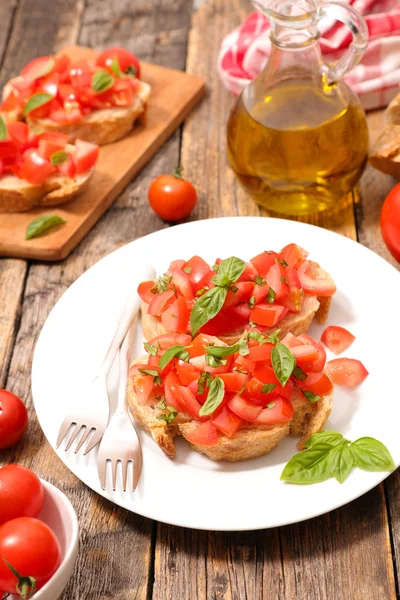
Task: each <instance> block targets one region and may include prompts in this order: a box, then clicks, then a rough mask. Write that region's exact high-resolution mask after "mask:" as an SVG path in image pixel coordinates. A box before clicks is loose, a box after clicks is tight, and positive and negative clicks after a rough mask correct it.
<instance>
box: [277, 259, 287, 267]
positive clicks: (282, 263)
mask: <svg viewBox="0 0 400 600" xmlns="http://www.w3.org/2000/svg"><path fill="white" fill-rule="evenodd" d="M275 261H276V263H277V264H278V265H282V267H288V266H289V265H288V264H287V262H286V260H284V259H283V258H281V260H276V259H275Z"/></svg>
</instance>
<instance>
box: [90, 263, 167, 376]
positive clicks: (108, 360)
mask: <svg viewBox="0 0 400 600" xmlns="http://www.w3.org/2000/svg"><path fill="white" fill-rule="evenodd" d="M155 276H156V272H155V270H154V268H153V267H152V266H150V265H144V266H143V267H142V268H141V269H140V270H137V271H136V272H135V277H134V282H133V283H134V285H130V286H129V288H128V290H127V292H126V299H125V304H124V308H123V310H122V314H121V318H120V320H119V323H118V326H117V329H116V331H115V334H114V337H113V339H112V341H111V344H110V347H109V349H108V350H107V354H106V355H105V358H104V361H103V363H102V365H101V367H100V373H99V376H100V377H103V378H104V379H106V378H107V376H108V374H109V372H110V370H111V367H112V365H113V362H114V359H115V357H116V355H117V352H118V350H119V349H120V347H121V345H122V342H123V341H124V338H125V336H126V334H127V331H128V329H129V328H130V326H131V325H132V323H133V320H134V318H135V317H136V315H137V313H138V312H139V309H140V298H139V295H138V293H137V286H138V284H139V283H140V282H141V281H148V280H150V279H154V278H155ZM132 329H133V328H132Z"/></svg>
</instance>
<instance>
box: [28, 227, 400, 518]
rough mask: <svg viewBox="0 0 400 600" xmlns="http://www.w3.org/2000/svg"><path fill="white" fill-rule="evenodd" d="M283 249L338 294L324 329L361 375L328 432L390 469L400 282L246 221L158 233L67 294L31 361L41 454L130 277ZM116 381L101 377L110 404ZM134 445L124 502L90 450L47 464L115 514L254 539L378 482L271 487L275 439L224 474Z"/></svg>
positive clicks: (280, 455)
mask: <svg viewBox="0 0 400 600" xmlns="http://www.w3.org/2000/svg"><path fill="white" fill-rule="evenodd" d="M290 242H296V243H298V244H300V245H301V246H303V247H304V248H306V249H307V250H308V251H309V252H310V254H311V258H312V259H314V260H316V261H318V262H319V263H320V264H321V265H323V267H324V269H326V270H327V271H328V272H329V273H331V275H332V276H333V278H334V280H335V282H336V284H337V288H338V292H337V293H336V294H335V296H334V300H333V303H332V308H331V311H330V314H329V321H328V322H329V323H330V324H339V325H342V326H344V327H347V328H348V329H350V331H351V332H352V333H353V334H354V335H355V336H356V337H357V340H356V342H355V343H354V344H353V345H352V346H351V348H350V349H349V351H348V352H347V355H348V356H351V357H354V358H358V359H360V360H362V361H363V363H364V364H365V366H366V367H367V369H368V370H369V371H370V375H369V377H368V378H367V379H366V380H365V382H364V383H363V384H362V385H361V386H360V387H359V389H357V390H356V391H346V390H345V389H340V388H337V389H336V390H335V397H334V403H333V410H332V414H331V416H330V418H329V421H328V424H327V428H329V429H334V430H337V431H340V432H342V433H343V434H344V435H345V436H346V437H347V438H349V439H351V440H354V439H357V438H358V437H361V436H372V437H376V438H378V439H379V440H381V441H382V442H384V443H385V444H386V445H387V446H388V448H389V449H390V451H391V452H392V455H393V458H394V461H395V463H396V466H398V465H399V463H400V445H399V442H398V421H399V418H400V404H399V402H398V398H397V395H395V394H393V380H394V377H395V376H396V375H397V372H398V346H397V341H398V339H400V320H399V318H398V302H399V298H400V275H399V273H398V272H397V271H396V270H395V269H394V268H393V267H392V266H391V265H389V264H388V263H387V262H385V261H384V260H383V259H382V258H380V257H379V256H377V255H376V254H374V253H373V252H371V251H370V250H367V249H366V248H365V247H363V246H361V245H359V244H357V243H355V242H353V241H351V240H349V239H347V238H345V237H342V236H340V235H337V234H335V233H332V232H330V231H327V230H325V229H320V228H318V227H313V226H311V225H305V224H302V223H297V222H293V221H285V220H279V219H267V218H255V217H237V218H225V219H212V220H207V221H197V222H194V223H188V224H184V225H179V226H176V227H173V228H169V229H164V230H162V231H158V232H157V233H154V234H151V235H148V236H146V237H143V238H141V239H138V240H136V241H134V242H132V243H131V244H128V245H127V246H125V247H123V248H121V249H119V250H117V251H116V252H114V253H113V254H111V255H109V256H107V257H106V258H104V259H103V260H101V261H100V262H99V263H97V264H96V265H94V266H93V267H92V268H91V269H89V270H88V271H87V272H86V273H85V274H84V275H82V277H80V278H79V279H78V280H77V281H76V282H75V283H74V284H73V285H72V286H71V287H70V288H69V289H68V290H67V292H66V293H65V294H64V296H63V297H62V298H61V300H60V301H59V302H58V303H57V305H56V306H55V308H54V309H53V311H52V312H51V314H50V316H49V317H48V319H47V321H46V323H45V325H44V327H43V330H42V333H41V335H40V338H39V341H38V343H37V346H36V351H35V356H34V361H33V373H32V386H33V399H34V403H35V408H36V412H37V415H38V418H39V421H40V424H41V426H42V428H43V431H44V433H45V435H46V437H47V439H48V440H49V442H50V444H51V446H52V447H53V448H54V447H55V441H56V438H57V432H58V429H59V426H60V423H61V421H62V419H63V416H64V411H65V409H66V407H67V405H69V404H70V403H71V401H73V400H74V399H76V398H77V397H78V395H79V390H80V389H81V388H83V387H84V384H85V382H87V381H89V380H90V378H93V377H94V374H95V373H96V370H97V368H98V366H99V365H100V363H101V360H102V357H103V355H104V353H105V351H106V349H107V346H108V343H109V341H110V339H111V337H112V334H113V331H114V328H115V327H116V324H117V322H118V317H119V311H120V310H121V308H122V300H123V296H124V293H125V290H126V287H127V284H128V281H129V280H132V278H133V277H135V265H137V264H139V263H142V262H143V261H146V262H150V263H152V264H153V265H154V266H155V268H156V269H157V271H158V272H159V273H162V272H164V271H165V270H166V269H167V267H168V264H169V262H170V260H172V259H176V258H189V257H190V256H192V255H194V254H199V255H201V256H202V257H204V258H205V259H206V260H208V261H210V263H211V264H212V263H213V261H214V260H215V258H216V257H222V258H224V257H228V256H231V255H232V254H235V255H236V256H240V257H241V258H243V259H249V258H251V257H252V256H254V255H255V254H258V253H259V252H261V251H262V250H264V249H274V250H279V249H280V248H281V247H283V246H284V245H286V244H288V243H290ZM374 323H378V324H379V325H378V327H377V328H376V327H375V326H374ZM322 329H323V327H321V326H316V325H313V326H312V327H311V329H310V333H311V335H313V336H314V337H316V338H319V336H320V335H321V332H322ZM141 341H142V336H141V333H140V332H138V340H137V341H136V346H135V350H134V355H139V353H142V352H141V349H140V347H141ZM328 358H329V357H328ZM114 367H115V365H114ZM115 373H116V371H115V369H114V371H113V372H112V373H111V376H110V388H111V393H112V397H113V398H114V396H115V387H116V385H115V384H116V381H115V379H116V377H115ZM388 416H389V418H388ZM140 438H141V441H142V445H143V471H142V476H141V479H140V483H139V487H138V489H137V491H136V492H135V493H129V492H126V493H125V494H124V493H123V492H118V491H116V492H113V491H112V490H111V489H107V490H106V491H105V492H104V491H102V489H101V487H100V484H99V481H98V478H97V471H96V454H97V449H95V450H94V451H92V452H91V453H89V455H87V456H86V457H83V456H79V455H78V456H77V455H75V454H74V452H73V450H69V451H68V452H65V451H64V450H63V449H62V448H61V449H59V450H56V452H57V454H58V455H59V457H60V458H61V460H62V461H63V462H64V463H65V464H66V465H67V466H68V467H69V469H70V470H71V471H72V472H73V473H75V474H76V475H77V476H78V477H79V478H80V479H81V480H82V481H83V482H84V483H86V484H87V485H88V486H90V487H91V488H92V489H93V490H95V491H96V492H98V493H99V494H101V495H102V496H104V497H106V498H108V499H110V500H112V501H113V502H115V503H116V504H119V505H120V506H123V507H125V508H127V509H128V510H131V511H134V512H136V513H139V514H141V515H144V516H146V517H150V518H152V519H157V520H159V521H163V522H166V523H171V524H174V525H182V526H185V527H194V528H197V529H210V530H247V529H262V528H266V527H275V526H278V525H285V524H288V523H294V522H297V521H301V520H303V519H309V518H311V517H314V516H317V515H320V514H322V513H325V512H327V511H329V510H332V509H334V508H337V507H338V506H341V505H343V504H346V503H347V502H350V501H351V500H353V499H354V498H357V497H358V496H360V495H361V494H364V493H365V492H367V491H368V490H370V489H371V488H372V487H374V486H375V485H377V484H378V483H379V482H380V481H382V480H383V479H384V478H385V477H387V475H388V474H387V473H367V472H364V471H360V470H358V469H355V470H354V471H353V472H352V473H351V475H350V476H349V478H348V479H347V480H346V482H345V483H344V484H343V485H340V484H339V483H337V482H336V481H335V480H329V481H327V482H324V483H319V484H315V485H309V486H295V485H290V484H285V483H282V482H281V481H280V480H279V477H280V474H281V471H282V469H283V466H284V465H285V463H286V462H287V461H288V459H289V458H290V457H291V456H292V454H294V453H295V452H296V441H297V440H295V439H293V438H286V439H284V440H283V442H282V443H281V444H280V446H279V447H278V448H277V449H275V450H274V451H273V452H271V453H270V454H268V455H267V456H263V457H261V458H257V459H254V460H251V461H247V462H243V463H233V464H229V463H222V462H221V463H214V462H212V461H211V460H209V459H208V458H206V457H204V456H202V455H200V454H198V453H197V452H194V451H192V450H191V449H190V447H189V445H188V444H187V443H185V442H184V441H183V440H178V442H177V457H176V459H175V460H169V459H168V458H166V457H165V456H164V455H163V454H162V452H161V450H160V449H159V448H158V446H156V444H155V443H154V442H153V441H152V440H151V438H150V437H149V436H148V435H147V434H145V433H143V432H141V433H140Z"/></svg>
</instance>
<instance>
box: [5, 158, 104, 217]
mask: <svg viewBox="0 0 400 600" xmlns="http://www.w3.org/2000/svg"><path fill="white" fill-rule="evenodd" d="M93 171H94V169H91V170H90V171H87V172H86V173H82V174H81V175H77V176H76V177H74V178H73V179H72V178H70V177H64V176H63V175H54V176H51V177H49V178H48V179H47V180H46V181H45V183H44V184H42V185H36V184H32V183H29V181H25V180H24V179H20V178H19V177H15V176H14V175H5V176H4V177H0V213H4V212H6V213H8V212H23V211H26V210H30V209H31V208H35V207H36V206H54V205H56V204H62V203H64V202H67V201H68V200H71V199H72V198H73V197H75V196H76V195H77V194H79V193H80V192H82V191H83V190H84V189H85V187H86V186H87V185H88V182H89V180H90V177H91V176H92V173H93Z"/></svg>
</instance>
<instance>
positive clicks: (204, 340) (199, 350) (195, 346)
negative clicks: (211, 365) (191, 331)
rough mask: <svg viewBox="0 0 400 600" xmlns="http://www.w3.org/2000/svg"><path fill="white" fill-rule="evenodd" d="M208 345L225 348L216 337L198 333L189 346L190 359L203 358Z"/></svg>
mask: <svg viewBox="0 0 400 600" xmlns="http://www.w3.org/2000/svg"><path fill="white" fill-rule="evenodd" d="M210 344H214V346H226V344H225V343H224V342H222V341H221V340H220V339H218V338H217V337H214V336H212V335H206V334H205V333H199V334H198V335H197V336H196V337H195V338H194V340H193V341H192V343H191V344H190V348H188V350H189V354H190V358H195V357H196V356H203V355H204V354H205V348H206V347H207V346H209V345H210Z"/></svg>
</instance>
